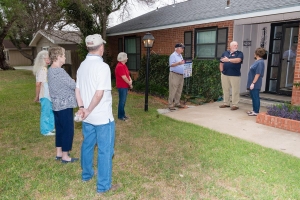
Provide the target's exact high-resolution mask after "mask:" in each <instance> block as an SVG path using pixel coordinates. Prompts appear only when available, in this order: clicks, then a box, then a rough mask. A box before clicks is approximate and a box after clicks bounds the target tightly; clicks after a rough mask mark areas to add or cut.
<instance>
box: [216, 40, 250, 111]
mask: <svg viewBox="0 0 300 200" xmlns="http://www.w3.org/2000/svg"><path fill="white" fill-rule="evenodd" d="M243 59H244V55H243V52H241V51H238V43H237V42H236V41H232V42H231V43H230V49H229V50H228V51H225V52H224V53H223V54H222V57H221V60H220V71H221V82H222V89H223V99H224V101H223V105H221V106H219V107H220V108H227V107H230V89H231V93H232V99H231V101H232V106H231V110H237V109H239V107H238V103H239V101H240V82H241V65H242V63H243Z"/></svg>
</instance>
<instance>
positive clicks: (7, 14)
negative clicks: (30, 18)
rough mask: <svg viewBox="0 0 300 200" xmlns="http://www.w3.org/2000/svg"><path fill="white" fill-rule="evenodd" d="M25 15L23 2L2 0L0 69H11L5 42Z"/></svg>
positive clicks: (0, 0) (0, 3)
mask: <svg viewBox="0 0 300 200" xmlns="http://www.w3.org/2000/svg"><path fill="white" fill-rule="evenodd" d="M23 14H24V7H23V4H22V0H0V68H1V69H3V70H7V69H9V65H8V64H7V62H6V58H5V55H4V46H3V41H4V39H5V37H6V36H7V35H8V33H9V30H10V29H11V27H12V26H13V25H14V23H15V22H16V21H17V20H18V19H19V18H20V17H21V16H22V15H23Z"/></svg>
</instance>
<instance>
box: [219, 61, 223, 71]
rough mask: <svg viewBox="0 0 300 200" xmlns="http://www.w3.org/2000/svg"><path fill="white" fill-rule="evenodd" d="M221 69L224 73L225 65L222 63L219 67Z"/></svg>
mask: <svg viewBox="0 0 300 200" xmlns="http://www.w3.org/2000/svg"><path fill="white" fill-rule="evenodd" d="M219 67H220V72H222V71H223V69H224V68H223V67H224V64H223V63H221V62H220V66H219Z"/></svg>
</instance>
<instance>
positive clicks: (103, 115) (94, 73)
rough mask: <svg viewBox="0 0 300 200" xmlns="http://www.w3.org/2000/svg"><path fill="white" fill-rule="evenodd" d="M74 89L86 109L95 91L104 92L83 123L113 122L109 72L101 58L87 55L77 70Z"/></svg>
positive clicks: (100, 123) (99, 123)
mask: <svg viewBox="0 0 300 200" xmlns="http://www.w3.org/2000/svg"><path fill="white" fill-rule="evenodd" d="M76 87H77V88H79V90H80V96H81V98H82V101H83V106H84V107H85V108H88V106H89V105H90V102H91V100H92V98H93V96H94V94H95V92H96V90H104V94H103V97H102V99H101V101H100V103H99V104H98V105H97V106H96V107H95V108H94V110H93V111H92V112H91V113H90V115H89V116H88V117H87V118H86V119H85V120H84V122H86V123H89V124H93V125H102V124H107V123H109V121H114V117H113V114H112V95H111V72H110V68H109V66H108V64H106V63H105V62H103V59H102V57H100V56H94V55H87V56H86V58H85V60H84V61H83V62H82V63H81V64H80V67H79V69H78V70H77V80H76Z"/></svg>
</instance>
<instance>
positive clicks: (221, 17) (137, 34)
mask: <svg viewBox="0 0 300 200" xmlns="http://www.w3.org/2000/svg"><path fill="white" fill-rule="evenodd" d="M299 24H300V0H281V1H275V0H274V1H267V0H252V1H249V0H227V1H226V0H216V1H211V0H201V1H199V0H189V1H185V2H182V3H178V4H174V5H169V6H166V7H162V8H157V9H156V10H154V11H152V12H149V13H146V14H144V15H142V16H140V17H137V18H134V19H131V20H129V21H127V22H124V23H122V24H119V25H116V26H114V27H111V28H109V29H108V31H107V40H108V43H109V47H108V48H109V50H108V51H109V53H110V55H111V56H112V58H113V63H116V62H117V61H116V57H117V54H118V53H119V52H121V51H124V52H126V53H127V54H128V58H129V59H128V63H127V65H128V68H129V70H130V71H131V73H136V72H137V71H138V70H139V68H140V60H141V56H142V55H145V54H146V48H144V46H143V43H142V38H143V36H144V35H145V34H146V33H147V32H151V34H152V35H153V36H154V37H155V42H154V45H153V48H152V49H151V50H152V53H157V54H164V55H170V54H171V53H172V52H173V51H174V45H175V44H176V43H184V45H185V46H186V48H185V51H184V57H185V59H220V56H221V54H222V53H223V52H224V51H225V50H227V49H228V48H229V44H230V42H231V41H233V40H235V41H237V42H238V43H239V50H241V51H243V53H244V61H243V64H242V70H241V72H242V75H241V91H240V93H241V94H242V93H245V92H247V90H246V82H247V74H248V70H249V67H250V65H251V64H252V63H253V62H254V59H253V58H254V51H255V49H256V48H257V47H264V48H265V49H266V50H267V51H268V57H267V59H266V60H265V64H266V69H265V76H264V78H263V86H262V91H263V92H268V93H272V94H285V95H291V96H292V103H293V104H300V90H299V89H297V88H295V87H293V83H294V82H300V47H299V40H300V39H299V38H300V37H299V35H300V32H299ZM295 47H297V51H294V50H292V48H295ZM287 50H290V51H287ZM285 52H290V53H285ZM286 54H287V56H286Z"/></svg>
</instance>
